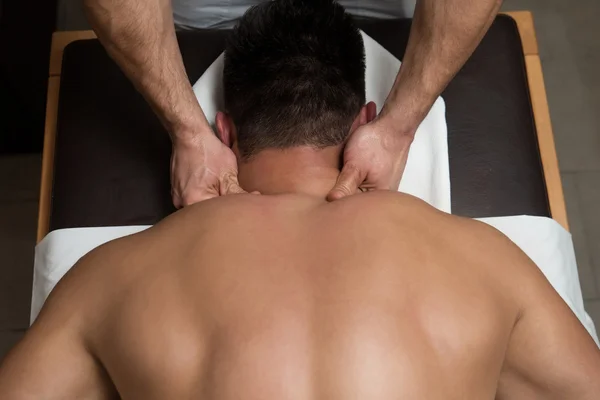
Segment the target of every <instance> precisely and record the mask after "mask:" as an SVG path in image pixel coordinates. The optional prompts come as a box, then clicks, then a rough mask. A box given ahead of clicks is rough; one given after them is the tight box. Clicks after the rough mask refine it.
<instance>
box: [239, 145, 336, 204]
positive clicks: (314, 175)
mask: <svg viewBox="0 0 600 400" xmlns="http://www.w3.org/2000/svg"><path fill="white" fill-rule="evenodd" d="M341 151H342V146H332V147H326V148H324V149H317V148H313V147H309V146H302V147H294V148H289V149H266V150H263V151H261V152H260V153H258V154H256V155H255V156H253V157H251V158H250V159H249V160H244V161H242V160H240V161H239V163H238V170H239V171H238V180H239V182H240V185H241V186H242V187H243V188H244V189H245V190H247V191H248V192H253V191H258V192H260V193H261V194H263V195H276V194H303V195H308V196H314V197H319V198H323V200H325V197H326V196H327V193H328V192H329V191H330V190H331V188H333V186H334V185H335V182H336V180H337V178H338V175H339V173H340V168H341Z"/></svg>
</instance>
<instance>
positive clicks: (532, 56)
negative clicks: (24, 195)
mask: <svg viewBox="0 0 600 400" xmlns="http://www.w3.org/2000/svg"><path fill="white" fill-rule="evenodd" d="M506 14H508V15H510V16H511V17H512V18H513V19H514V20H515V21H516V22H517V27H518V29H519V34H520V36H521V41H522V43H523V54H524V56H525V66H526V69H527V79H528V81H529V93H530V96H531V105H532V108H533V115H534V119H535V126H536V129H537V139H538V144H539V149H540V155H541V160H542V166H543V170H544V178H545V181H546V190H547V192H548V201H549V203H550V212H551V215H552V218H553V219H555V220H556V221H557V222H559V223H560V224H561V225H562V226H563V227H564V228H566V229H567V230H568V229H569V225H568V221H567V211H566V209H565V200H564V197H563V188H562V184H561V179H560V171H559V168H558V159H557V157H556V148H555V147H554V136H553V134H552V125H551V123H550V111H549V109H548V101H547V99H546V89H545V87H544V77H543V74H542V65H541V63H540V57H539V53H538V45H537V39H536V35H535V29H534V26H533V17H532V15H531V13H530V12H529V11H516V12H508V13H506ZM95 37H96V35H95V34H94V32H93V31H73V32H56V33H54V35H53V36H52V48H51V52H50V74H49V80H48V101H47V105H46V124H45V132H44V153H43V161H42V179H41V188H40V205H39V215H38V230H37V240H38V242H39V241H40V240H42V239H43V238H44V236H46V234H47V233H48V231H49V226H50V207H51V203H52V183H53V174H54V146H55V140H56V120H57V113H58V95H59V89H60V72H61V64H62V56H63V51H64V49H65V47H66V46H67V45H68V44H69V43H71V42H73V41H76V40H81V39H93V38H95Z"/></svg>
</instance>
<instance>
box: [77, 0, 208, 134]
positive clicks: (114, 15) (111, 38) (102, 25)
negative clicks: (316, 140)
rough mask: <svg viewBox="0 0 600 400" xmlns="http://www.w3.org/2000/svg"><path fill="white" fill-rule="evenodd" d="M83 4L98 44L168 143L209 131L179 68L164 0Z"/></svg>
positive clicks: (168, 7)
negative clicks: (136, 93) (138, 95)
mask: <svg viewBox="0 0 600 400" xmlns="http://www.w3.org/2000/svg"><path fill="white" fill-rule="evenodd" d="M84 6H85V9H86V13H87V15H88V18H89V20H90V22H91V24H92V26H93V28H94V31H95V32H96V34H97V35H98V38H99V39H100V42H101V43H102V44H103V45H104V47H105V48H106V50H107V52H108V53H109V55H110V56H111V57H112V58H113V59H114V60H115V61H116V63H117V64H118V65H119V66H120V67H121V69H122V70H123V72H124V73H125V74H126V75H127V77H128V78H129V79H130V80H131V81H132V82H133V84H134V86H135V87H136V88H137V90H138V91H139V92H140V93H141V94H142V95H143V96H144V97H145V99H146V100H147V101H148V103H149V104H150V106H151V107H152V108H153V110H154V111H155V113H156V114H157V115H158V117H159V119H160V120H161V122H162V123H163V125H164V126H165V128H166V129H167V131H168V132H169V133H170V135H171V136H172V139H173V140H174V141H175V140H182V141H183V140H193V138H194V137H195V136H196V135H198V134H199V133H202V132H207V131H210V127H209V125H208V122H207V120H206V117H205V116H204V113H203V112H202V110H201V108H200V106H199V104H198V102H197V100H196V97H195V96H194V92H193V90H192V87H191V85H190V82H189V79H188V77H187V74H186V72H185V68H184V66H183V60H182V58H181V53H180V51H179V46H178V44H177V39H176V37H175V28H174V24H173V13H172V8H171V1H170V0H84Z"/></svg>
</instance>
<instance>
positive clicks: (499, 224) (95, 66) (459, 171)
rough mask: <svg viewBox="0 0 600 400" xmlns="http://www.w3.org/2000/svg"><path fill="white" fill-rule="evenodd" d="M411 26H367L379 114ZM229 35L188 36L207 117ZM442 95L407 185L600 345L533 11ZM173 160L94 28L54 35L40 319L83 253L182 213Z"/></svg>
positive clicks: (489, 39)
mask: <svg viewBox="0 0 600 400" xmlns="http://www.w3.org/2000/svg"><path fill="white" fill-rule="evenodd" d="M410 23H411V22H410V20H386V21H381V20H380V21H360V22H359V27H360V28H361V29H362V30H363V39H364V40H365V50H366V60H367V71H366V83H367V98H368V99H371V100H373V99H375V100H377V101H378V102H379V105H380V106H381V104H382V103H383V101H384V100H385V97H386V96H387V94H388V92H389V88H390V87H391V85H392V84H393V82H394V79H395V76H396V73H397V70H398V66H399V61H398V60H401V59H402V56H403V53H404V50H405V48H406V44H407V39H408V34H409V31H410ZM228 34H229V32H228V31H218V30H200V31H193V32H192V31H185V32H178V34H177V37H178V41H179V46H180V48H181V52H182V56H183V61H184V64H185V67H186V70H187V73H188V76H189V78H190V81H191V83H192V84H194V82H196V84H194V91H195V94H196V97H197V99H198V101H199V102H200V104H201V105H202V108H203V109H204V111H205V113H206V115H207V118H208V119H209V121H211V120H212V119H211V118H214V115H215V113H216V110H217V109H218V108H219V107H221V106H219V105H218V104H217V103H218V100H217V99H218V98H219V97H221V96H220V89H216V86H218V85H220V82H221V81H222V78H221V76H220V75H219V74H221V73H222V68H223V67H222V60H223V58H222V57H219V56H220V55H221V53H222V51H223V49H224V45H225V40H226V37H227V35H228ZM199 78H200V79H199ZM442 97H443V99H438V100H437V101H436V103H435V104H434V106H433V107H432V110H431V112H430V113H429V114H428V116H427V117H426V118H425V121H424V122H423V123H422V124H421V126H420V127H419V131H418V132H417V137H416V139H415V142H414V143H413V145H412V149H411V153H410V155H409V160H408V164H407V168H406V171H405V174H404V178H403V180H402V183H401V185H400V190H402V191H406V192H408V193H411V194H414V195H417V196H418V197H421V198H422V199H424V200H426V201H428V202H429V203H430V204H432V205H434V206H436V207H437V208H439V209H440V210H442V211H446V212H450V211H451V212H452V213H454V214H457V215H461V216H466V217H472V218H478V219H480V220H481V221H482V222H485V223H487V224H489V225H492V226H494V227H495V228H496V229H499V230H500V231H502V232H503V233H505V234H506V235H507V236H508V237H509V238H510V239H511V240H513V242H515V243H516V244H517V245H518V246H519V247H521V249H523V251H525V253H526V254H527V255H528V256H529V257H530V258H531V259H532V260H533V261H534V262H535V263H536V265H538V267H539V268H540V270H541V271H542V272H543V273H544V275H545V276H546V278H547V279H548V280H549V282H550V283H551V284H552V285H553V286H554V288H555V289H556V291H557V292H558V293H559V294H560V295H561V297H562V298H563V299H564V300H565V302H566V303H567V304H568V305H569V306H570V307H571V309H572V310H573V311H574V313H575V314H576V315H577V317H578V318H579V319H580V321H582V323H583V324H584V326H585V327H586V329H587V330H588V331H589V332H590V334H591V335H592V337H593V338H594V339H595V340H596V342H597V343H598V339H597V335H596V331H595V328H594V324H593V322H592V320H591V319H590V317H589V316H588V315H587V314H586V313H585V310H584V306H583V298H582V295H581V287H580V285H579V278H578V273H577V266H576V262H575V255H574V250H573V244H572V240H571V237H570V235H569V233H568V223H567V217H566V211H565V204H564V199H563V193H562V186H561V182H560V175H559V170H558V163H557V159H556V152H555V148H554V140H553V136H552V130H551V126H550V118H549V112H548V106H547V102H546V94H545V90H544V82H543V77H542V70H541V65H540V59H539V56H538V54H537V43H536V39H535V33H534V30H533V21H532V16H531V14H530V13H528V12H517V13H510V14H508V15H499V16H498V17H497V18H496V20H495V21H494V23H493V24H492V26H491V28H490V30H489V32H488V33H487V34H486V36H485V37H484V39H483V41H482V43H481V45H480V46H479V47H478V48H477V49H476V51H475V52H474V54H473V55H472V57H471V58H470V59H469V60H468V61H467V63H466V64H465V66H464V67H463V68H462V69H461V71H460V72H459V73H458V74H457V76H456V77H455V78H454V79H453V81H452V82H451V83H450V85H449V86H448V88H447V89H446V90H445V91H444V93H443V94H442ZM170 154H171V144H170V139H169V137H168V135H167V134H166V132H165V131H164V129H163V128H162V126H161V125H160V123H159V121H158V119H157V118H156V117H155V116H154V114H153V113H152V111H151V110H150V107H149V106H148V105H147V104H146V102H145V101H144V99H143V98H142V96H141V95H140V94H138V93H137V92H136V91H135V89H134V88H133V86H132V85H131V83H130V82H129V81H128V80H127V79H126V77H125V76H124V75H123V73H122V72H121V71H120V70H119V68H118V67H117V66H116V65H115V64H114V62H113V61H112V60H111V59H110V58H109V57H108V56H107V54H106V52H105V50H104V49H103V47H102V46H101V45H100V43H99V42H98V41H97V40H96V39H94V34H93V32H89V31H85V32H59V33H56V34H54V37H53V42H52V53H51V60H50V78H49V87H48V103H47V115H46V131H45V141H44V154H43V170H42V183H41V196H40V213H39V224H38V242H39V244H38V246H37V247H36V258H35V263H34V264H35V266H34V282H33V296H32V308H31V320H32V321H33V320H34V319H35V318H36V316H37V313H38V312H39V310H40V308H41V307H42V305H43V302H44V301H45V299H46V297H47V296H48V294H49V293H50V291H51V290H52V288H53V287H54V285H55V284H56V282H58V280H60V278H61V277H62V276H63V274H64V273H66V271H68V269H70V268H71V267H72V266H73V265H74V264H75V263H76V262H77V260H78V259H79V257H81V256H83V255H84V254H85V253H87V252H88V251H90V250H92V249H93V248H95V247H97V246H99V245H101V244H102V243H105V242H106V241H109V240H112V239H115V238H118V237H122V236H124V235H128V234H132V233H136V232H139V231H141V230H143V229H147V228H148V227H149V226H151V225H153V224H155V223H156V222H158V221H160V220H161V219H163V218H164V217H166V216H167V215H169V214H170V213H172V212H174V211H175V210H174V208H173V206H172V202H171V196H170V181H169V162H170ZM490 217H491V218H490ZM551 218H552V219H551ZM42 239H43V240H42Z"/></svg>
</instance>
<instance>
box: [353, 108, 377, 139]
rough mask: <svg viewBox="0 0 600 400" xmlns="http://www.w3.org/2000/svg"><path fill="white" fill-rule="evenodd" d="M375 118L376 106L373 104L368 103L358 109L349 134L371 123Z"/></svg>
mask: <svg viewBox="0 0 600 400" xmlns="http://www.w3.org/2000/svg"><path fill="white" fill-rule="evenodd" d="M375 117H377V105H376V104H375V103H374V102H372V101H370V102H368V103H367V104H365V105H364V106H362V108H361V109H360V112H359V113H358V115H357V116H356V119H355V120H354V122H353V123H352V127H351V128H350V133H352V132H354V131H355V130H356V129H358V128H360V127H361V126H363V125H366V124H368V123H369V122H371V121H373V120H374V119H375Z"/></svg>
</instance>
